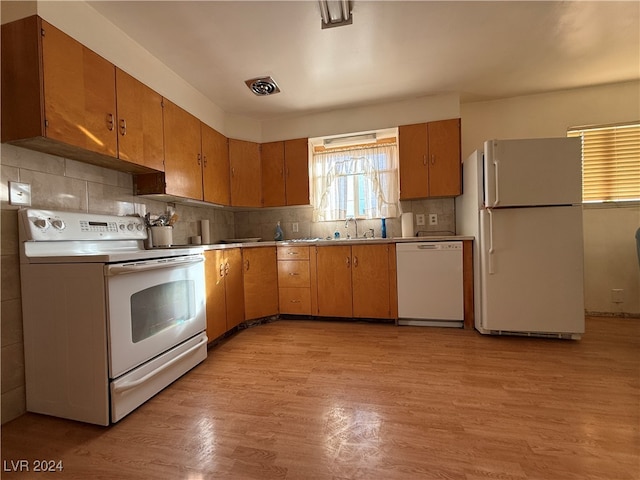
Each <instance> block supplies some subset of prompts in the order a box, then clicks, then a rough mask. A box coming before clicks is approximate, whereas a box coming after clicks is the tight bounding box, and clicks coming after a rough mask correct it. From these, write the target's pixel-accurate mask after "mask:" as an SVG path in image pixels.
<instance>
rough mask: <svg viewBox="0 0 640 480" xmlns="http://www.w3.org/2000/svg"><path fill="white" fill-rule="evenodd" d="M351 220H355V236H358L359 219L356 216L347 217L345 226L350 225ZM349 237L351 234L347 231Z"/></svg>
mask: <svg viewBox="0 0 640 480" xmlns="http://www.w3.org/2000/svg"><path fill="white" fill-rule="evenodd" d="M349 220H353V223H354V224H355V226H356V236H355V237H354V238H358V220H356V217H347V219H346V220H345V221H344V228H348V227H349ZM347 238H351V236H350V235H349V234H348V233H347Z"/></svg>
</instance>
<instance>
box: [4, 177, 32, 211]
mask: <svg viewBox="0 0 640 480" xmlns="http://www.w3.org/2000/svg"><path fill="white" fill-rule="evenodd" d="M9 205H20V206H23V207H29V206H31V184H29V183H20V182H9Z"/></svg>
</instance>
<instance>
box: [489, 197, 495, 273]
mask: <svg viewBox="0 0 640 480" xmlns="http://www.w3.org/2000/svg"><path fill="white" fill-rule="evenodd" d="M487 214H488V215H489V257H488V259H487V260H488V261H489V275H493V274H494V273H495V271H494V270H493V253H494V251H495V250H494V248H493V212H492V211H491V209H490V208H487Z"/></svg>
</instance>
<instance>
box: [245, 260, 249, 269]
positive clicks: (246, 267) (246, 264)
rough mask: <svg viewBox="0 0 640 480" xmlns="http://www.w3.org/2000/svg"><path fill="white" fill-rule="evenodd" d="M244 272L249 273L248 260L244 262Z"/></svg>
mask: <svg viewBox="0 0 640 480" xmlns="http://www.w3.org/2000/svg"><path fill="white" fill-rule="evenodd" d="M244 265H245V266H244V271H245V272H248V271H249V260H247V261H246V262H244Z"/></svg>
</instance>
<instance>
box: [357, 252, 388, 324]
mask: <svg viewBox="0 0 640 480" xmlns="http://www.w3.org/2000/svg"><path fill="white" fill-rule="evenodd" d="M351 262H352V265H353V266H352V269H351V272H352V274H351V275H352V277H351V278H352V284H353V316H354V317H359V318H391V317H392V315H391V308H390V285H389V245H385V244H380V245H353V246H352V247H351ZM394 287H395V286H394Z"/></svg>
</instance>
